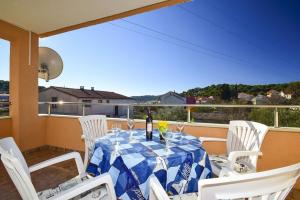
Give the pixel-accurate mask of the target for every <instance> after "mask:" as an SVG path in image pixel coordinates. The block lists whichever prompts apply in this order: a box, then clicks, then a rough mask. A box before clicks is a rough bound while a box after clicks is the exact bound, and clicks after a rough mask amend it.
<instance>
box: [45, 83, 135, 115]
mask: <svg viewBox="0 0 300 200" xmlns="http://www.w3.org/2000/svg"><path fill="white" fill-rule="evenodd" d="M52 97H57V98H58V101H64V102H82V100H91V103H95V104H97V103H98V100H100V99H89V98H84V99H78V98H76V97H73V96H71V95H68V94H66V93H63V92H60V91H57V90H55V89H53V88H50V89H48V90H45V91H43V92H40V94H39V101H40V102H51V101H52ZM106 100H107V99H102V102H103V103H102V104H101V103H100V104H97V105H95V104H94V105H91V107H85V108H84V109H85V111H84V112H85V115H96V114H101V115H107V116H110V117H114V116H115V105H113V104H131V103H136V101H135V100H133V99H108V100H109V104H111V105H108V104H106ZM82 108H83V106H82V105H68V104H63V105H57V108H53V107H52V108H51V113H52V114H65V115H82V113H83V111H82ZM39 109H40V113H47V110H48V107H47V105H40V106H39ZM118 110H119V112H118V113H119V117H126V116H127V106H118ZM130 112H131V113H132V112H133V109H132V108H130Z"/></svg>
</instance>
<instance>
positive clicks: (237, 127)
mask: <svg viewBox="0 0 300 200" xmlns="http://www.w3.org/2000/svg"><path fill="white" fill-rule="evenodd" d="M267 132H268V127H267V126H266V125H264V124H260V123H257V122H251V121H230V124H229V129H228V134H227V139H223V138H211V137H200V138H199V140H200V141H201V142H202V143H203V142H212V141H213V142H226V146H227V155H210V156H209V158H210V161H211V165H212V171H213V173H214V174H215V175H217V176H228V175H229V174H230V173H226V172H230V171H232V172H233V173H234V172H238V173H252V172H256V165H257V159H258V156H260V155H262V153H261V152H260V147H261V145H262V142H263V140H264V137H265V135H266V133H267Z"/></svg>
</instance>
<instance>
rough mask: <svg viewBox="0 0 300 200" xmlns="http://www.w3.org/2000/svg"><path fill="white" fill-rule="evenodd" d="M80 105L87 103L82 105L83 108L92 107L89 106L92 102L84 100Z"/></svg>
mask: <svg viewBox="0 0 300 200" xmlns="http://www.w3.org/2000/svg"><path fill="white" fill-rule="evenodd" d="M82 103H87V104H85V105H84V107H85V108H90V107H92V105H90V104H89V103H92V100H87V99H84V100H82Z"/></svg>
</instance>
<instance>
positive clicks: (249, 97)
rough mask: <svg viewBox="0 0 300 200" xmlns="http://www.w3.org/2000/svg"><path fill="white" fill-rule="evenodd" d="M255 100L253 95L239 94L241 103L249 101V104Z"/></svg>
mask: <svg viewBox="0 0 300 200" xmlns="http://www.w3.org/2000/svg"><path fill="white" fill-rule="evenodd" d="M253 98H254V96H253V95H251V94H247V93H244V92H241V93H238V99H239V100H241V101H247V102H249V101H251V100H252V99H253Z"/></svg>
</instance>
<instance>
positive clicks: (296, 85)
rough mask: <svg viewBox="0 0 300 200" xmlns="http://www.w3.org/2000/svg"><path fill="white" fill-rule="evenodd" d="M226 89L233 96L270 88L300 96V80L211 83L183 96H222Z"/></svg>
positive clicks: (263, 92)
mask: <svg viewBox="0 0 300 200" xmlns="http://www.w3.org/2000/svg"><path fill="white" fill-rule="evenodd" d="M224 90H227V92H230V93H231V94H232V96H234V95H236V94H237V93H240V92H244V93H247V94H252V95H258V94H263V95H266V93H267V92H268V91H269V90H277V91H284V92H285V93H292V94H293V95H296V96H300V82H291V83H282V84H268V85H244V84H236V85H233V84H218V85H211V86H207V87H204V88H194V89H190V90H188V91H184V92H183V93H182V95H183V96H217V97H221V96H222V93H224Z"/></svg>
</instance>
